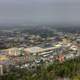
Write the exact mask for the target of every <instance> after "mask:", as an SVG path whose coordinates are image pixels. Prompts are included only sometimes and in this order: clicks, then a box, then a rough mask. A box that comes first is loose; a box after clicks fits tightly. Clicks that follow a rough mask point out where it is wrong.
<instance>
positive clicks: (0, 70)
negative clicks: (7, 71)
mask: <svg viewBox="0 0 80 80" xmlns="http://www.w3.org/2000/svg"><path fill="white" fill-rule="evenodd" d="M0 75H3V65H0Z"/></svg>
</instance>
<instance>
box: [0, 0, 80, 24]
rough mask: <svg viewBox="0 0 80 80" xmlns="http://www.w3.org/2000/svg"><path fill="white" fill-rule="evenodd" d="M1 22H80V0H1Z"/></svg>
mask: <svg viewBox="0 0 80 80" xmlns="http://www.w3.org/2000/svg"><path fill="white" fill-rule="evenodd" d="M0 23H3V24H4V23H20V24H23V23H25V24H46V23H47V24H48V23H49V24H50V23H51V24H52V23H68V24H80V0H0Z"/></svg>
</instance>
